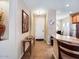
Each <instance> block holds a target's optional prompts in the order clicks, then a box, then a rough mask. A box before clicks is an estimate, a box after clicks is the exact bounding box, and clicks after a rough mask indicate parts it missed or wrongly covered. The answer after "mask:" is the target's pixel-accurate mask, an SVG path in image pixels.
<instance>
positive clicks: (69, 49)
mask: <svg viewBox="0 0 79 59" xmlns="http://www.w3.org/2000/svg"><path fill="white" fill-rule="evenodd" d="M57 42H58V48H59V59H62V55H61V52H63V53H64V54H66V55H68V56H71V57H73V58H76V59H79V53H78V52H79V46H78V45H74V44H73V45H72V44H71V43H69V42H64V41H59V40H57ZM76 52H77V53H76Z"/></svg>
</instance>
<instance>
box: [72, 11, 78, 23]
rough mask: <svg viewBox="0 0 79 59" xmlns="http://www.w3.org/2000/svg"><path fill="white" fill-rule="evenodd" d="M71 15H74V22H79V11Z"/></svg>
mask: <svg viewBox="0 0 79 59" xmlns="http://www.w3.org/2000/svg"><path fill="white" fill-rule="evenodd" d="M71 17H72V23H73V24H77V23H79V12H77V13H74V14H71Z"/></svg>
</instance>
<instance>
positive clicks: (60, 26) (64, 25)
mask: <svg viewBox="0 0 79 59" xmlns="http://www.w3.org/2000/svg"><path fill="white" fill-rule="evenodd" d="M61 17H63V18H61V19H57V20H56V26H57V27H56V31H58V30H61V31H62V32H63V35H66V36H68V35H70V26H71V18H70V15H65V17H64V16H61Z"/></svg>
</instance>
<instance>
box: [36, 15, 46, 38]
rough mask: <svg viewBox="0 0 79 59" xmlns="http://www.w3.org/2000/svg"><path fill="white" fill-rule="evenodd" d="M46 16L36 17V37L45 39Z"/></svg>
mask: <svg viewBox="0 0 79 59" xmlns="http://www.w3.org/2000/svg"><path fill="white" fill-rule="evenodd" d="M44 24H45V16H36V17H35V38H36V39H44Z"/></svg>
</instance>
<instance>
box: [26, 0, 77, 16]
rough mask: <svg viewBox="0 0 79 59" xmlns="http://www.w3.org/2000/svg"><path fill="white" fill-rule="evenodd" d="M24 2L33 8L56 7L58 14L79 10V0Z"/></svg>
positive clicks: (35, 0)
mask: <svg viewBox="0 0 79 59" xmlns="http://www.w3.org/2000/svg"><path fill="white" fill-rule="evenodd" d="M24 2H25V4H26V5H27V6H28V7H30V8H31V9H38V8H43V9H46V10H48V9H55V10H57V11H58V12H57V14H58V15H60V14H61V13H62V15H63V14H66V13H69V12H78V11H79V0H24ZM67 4H69V6H68V7H67V6H66V5H67Z"/></svg>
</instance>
